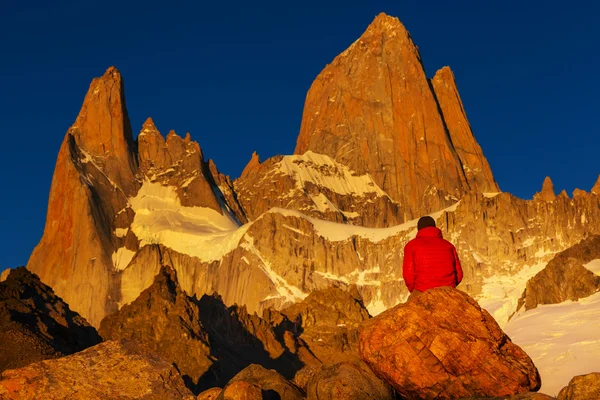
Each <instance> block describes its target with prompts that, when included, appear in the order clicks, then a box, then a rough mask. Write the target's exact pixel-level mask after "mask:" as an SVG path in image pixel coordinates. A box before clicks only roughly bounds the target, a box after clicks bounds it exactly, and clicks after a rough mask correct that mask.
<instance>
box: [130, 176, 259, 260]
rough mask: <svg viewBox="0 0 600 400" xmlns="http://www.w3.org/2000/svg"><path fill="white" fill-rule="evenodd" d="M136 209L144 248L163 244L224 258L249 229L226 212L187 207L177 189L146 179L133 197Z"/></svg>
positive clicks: (201, 256) (204, 257) (134, 227)
mask: <svg viewBox="0 0 600 400" xmlns="http://www.w3.org/2000/svg"><path fill="white" fill-rule="evenodd" d="M129 203H130V204H131V208H132V209H133V211H134V212H135V219H134V221H133V224H132V225H131V229H132V230H133V233H135V235H136V236H137V237H138V239H139V240H140V247H141V246H144V245H147V244H163V245H165V246H167V247H170V248H171V249H173V250H175V251H177V252H179V253H183V254H188V255H191V256H194V257H197V258H199V259H200V260H202V261H215V260H220V259H221V258H223V256H224V255H225V254H227V253H229V252H231V251H232V250H233V249H234V248H235V247H237V245H238V243H239V241H240V238H241V237H242V235H243V234H244V232H245V231H246V229H247V226H246V227H240V226H239V225H238V224H237V221H236V220H235V219H234V218H233V217H232V216H231V215H230V214H229V213H228V212H227V211H226V210H223V213H222V214H220V213H219V212H217V211H215V210H213V209H212V208H208V207H184V206H182V205H181V202H180V200H179V198H178V197H177V193H176V188H174V187H171V186H163V185H161V184H160V183H152V182H149V181H145V182H144V184H143V185H142V187H141V189H140V190H139V192H138V193H137V195H136V196H135V197H133V198H131V199H129Z"/></svg>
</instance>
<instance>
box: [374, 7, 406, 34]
mask: <svg viewBox="0 0 600 400" xmlns="http://www.w3.org/2000/svg"><path fill="white" fill-rule="evenodd" d="M369 30H377V31H380V32H383V31H388V32H390V31H397V30H400V31H402V32H406V34H407V35H408V31H407V30H406V28H405V27H404V25H403V24H402V22H400V20H399V19H398V18H396V17H392V16H390V15H387V14H386V13H384V12H381V13H379V14H378V15H377V16H376V17H375V19H374V20H373V22H371V24H370V25H369V27H368V28H367V31H369Z"/></svg>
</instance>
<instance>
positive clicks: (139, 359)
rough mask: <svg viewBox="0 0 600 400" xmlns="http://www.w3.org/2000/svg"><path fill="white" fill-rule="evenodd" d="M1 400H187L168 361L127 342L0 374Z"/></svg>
mask: <svg viewBox="0 0 600 400" xmlns="http://www.w3.org/2000/svg"><path fill="white" fill-rule="evenodd" d="M0 398H2V399H11V400H12V399H15V400H17V399H19V400H26V399H31V400H37V399H53V400H58V399H64V400H88V399H123V400H126V399H147V400H169V399H173V400H175V399H177V400H180V399H186V400H192V399H194V396H193V395H192V393H191V392H190V391H189V390H188V388H187V387H186V386H185V384H184V382H183V379H182V378H181V375H179V372H178V371H177V369H176V368H175V367H173V366H172V365H171V363H169V362H167V361H164V360H162V359H160V358H158V357H157V356H155V355H152V354H148V353H146V351H145V349H143V348H141V347H140V346H138V345H136V344H135V343H132V342H126V341H108V342H104V343H101V344H99V345H96V346H93V347H91V348H89V349H86V350H84V351H82V352H80V353H77V354H73V355H70V356H67V357H63V358H59V359H56V360H46V361H42V362H39V363H35V364H31V365H29V366H27V367H24V368H20V369H13V370H8V371H4V372H3V373H2V374H1V375H0Z"/></svg>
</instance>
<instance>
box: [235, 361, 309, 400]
mask: <svg viewBox="0 0 600 400" xmlns="http://www.w3.org/2000/svg"><path fill="white" fill-rule="evenodd" d="M238 382H246V383H249V384H251V385H253V386H255V387H258V388H260V389H261V390H262V393H263V395H264V398H267V399H281V400H302V399H304V394H303V393H302V392H301V391H300V389H298V388H297V387H296V386H295V385H294V384H293V383H291V382H290V381H288V380H286V379H285V378H284V377H283V376H281V375H280V374H278V373H277V371H274V370H272V369H265V368H263V367H261V366H260V365H257V364H252V365H249V366H248V367H246V368H244V370H243V371H241V372H240V373H239V374H237V375H236V376H234V377H233V379H231V381H230V382H229V385H228V387H226V388H225V390H224V392H225V394H226V393H227V391H228V389H229V386H231V385H232V384H234V383H238ZM229 390H231V389H229Z"/></svg>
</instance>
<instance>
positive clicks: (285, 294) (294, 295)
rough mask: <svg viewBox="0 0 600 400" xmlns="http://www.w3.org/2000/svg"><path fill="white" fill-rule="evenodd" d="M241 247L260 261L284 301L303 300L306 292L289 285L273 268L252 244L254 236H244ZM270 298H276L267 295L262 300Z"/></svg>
mask: <svg viewBox="0 0 600 400" xmlns="http://www.w3.org/2000/svg"><path fill="white" fill-rule="evenodd" d="M240 246H241V247H242V248H243V249H245V250H247V251H248V252H250V253H252V254H254V255H255V256H256V257H257V258H258V259H259V260H260V262H261V267H262V270H263V272H264V273H265V275H266V276H267V277H268V278H269V279H270V280H271V282H273V284H274V285H275V289H276V290H277V293H278V294H279V296H278V297H281V298H283V299H285V302H292V303H295V302H298V301H301V300H304V298H305V297H306V296H308V294H307V293H304V292H303V291H302V290H300V289H298V288H297V287H296V286H293V285H290V284H289V283H287V281H286V280H285V279H284V278H283V277H282V276H281V275H279V274H278V273H277V272H275V271H274V270H273V267H272V265H271V263H270V262H269V261H267V260H266V259H265V258H264V257H263V256H262V254H260V252H259V251H258V249H257V248H256V246H254V238H253V237H252V236H250V235H246V236H244V241H243V242H242V243H241V245H240ZM272 298H276V297H275V296H268V297H267V298H265V299H264V300H269V299H272Z"/></svg>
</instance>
